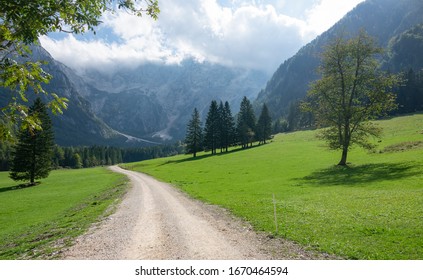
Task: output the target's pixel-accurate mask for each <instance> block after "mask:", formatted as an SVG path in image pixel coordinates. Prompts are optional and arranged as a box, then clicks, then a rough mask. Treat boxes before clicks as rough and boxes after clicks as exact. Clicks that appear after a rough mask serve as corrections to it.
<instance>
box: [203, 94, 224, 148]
mask: <svg viewBox="0 0 423 280" xmlns="http://www.w3.org/2000/svg"><path fill="white" fill-rule="evenodd" d="M219 144H220V114H219V108H218V105H217V101H216V100H213V101H212V102H211V104H210V109H209V112H208V114H207V118H206V125H205V127H204V145H205V147H206V148H207V149H209V150H211V152H212V154H216V150H217V148H218V147H219Z"/></svg>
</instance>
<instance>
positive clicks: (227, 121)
mask: <svg viewBox="0 0 423 280" xmlns="http://www.w3.org/2000/svg"><path fill="white" fill-rule="evenodd" d="M219 110H220V115H221V116H220V117H221V122H222V124H221V133H220V137H221V141H220V142H221V147H222V149H225V151H226V152H227V151H228V148H229V146H231V145H233V144H234V142H235V121H234V118H233V116H232V112H231V107H230V106H229V103H228V101H226V102H225V105H223V104H222V103H220V106H219Z"/></svg>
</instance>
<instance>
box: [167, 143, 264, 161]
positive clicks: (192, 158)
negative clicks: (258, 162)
mask: <svg viewBox="0 0 423 280" xmlns="http://www.w3.org/2000/svg"><path fill="white" fill-rule="evenodd" d="M261 146H263V144H262V145H254V146H252V147H248V148H246V149H243V148H241V147H239V148H234V149H231V150H229V151H227V152H223V153H221V152H217V154H214V155H212V154H211V153H210V152H209V153H207V154H203V155H201V156H196V157H189V158H183V159H178V160H168V161H166V162H164V163H162V164H160V166H162V165H168V164H178V163H184V162H190V161H197V160H202V159H205V158H209V157H223V156H226V155H230V154H233V153H240V152H244V151H249V150H251V149H254V148H258V147H261Z"/></svg>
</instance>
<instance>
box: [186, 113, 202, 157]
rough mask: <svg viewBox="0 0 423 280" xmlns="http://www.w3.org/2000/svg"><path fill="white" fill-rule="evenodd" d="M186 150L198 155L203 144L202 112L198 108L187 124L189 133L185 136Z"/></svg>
mask: <svg viewBox="0 0 423 280" xmlns="http://www.w3.org/2000/svg"><path fill="white" fill-rule="evenodd" d="M185 144H186V152H187V153H190V154H193V156H194V157H196V156H197V152H199V151H200V150H201V148H202V145H203V129H202V127H201V119H200V114H199V113H198V110H197V108H195V109H194V112H193V113H192V116H191V120H190V121H189V122H188V125H187V134H186V136H185Z"/></svg>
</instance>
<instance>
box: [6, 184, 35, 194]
mask: <svg viewBox="0 0 423 280" xmlns="http://www.w3.org/2000/svg"><path fill="white" fill-rule="evenodd" d="M39 184H40V182H35V184H30V183H27V184H19V185H16V186H10V187H4V188H0V193H3V192H9V191H17V190H22V189H26V188H31V187H35V186H37V185H39Z"/></svg>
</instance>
